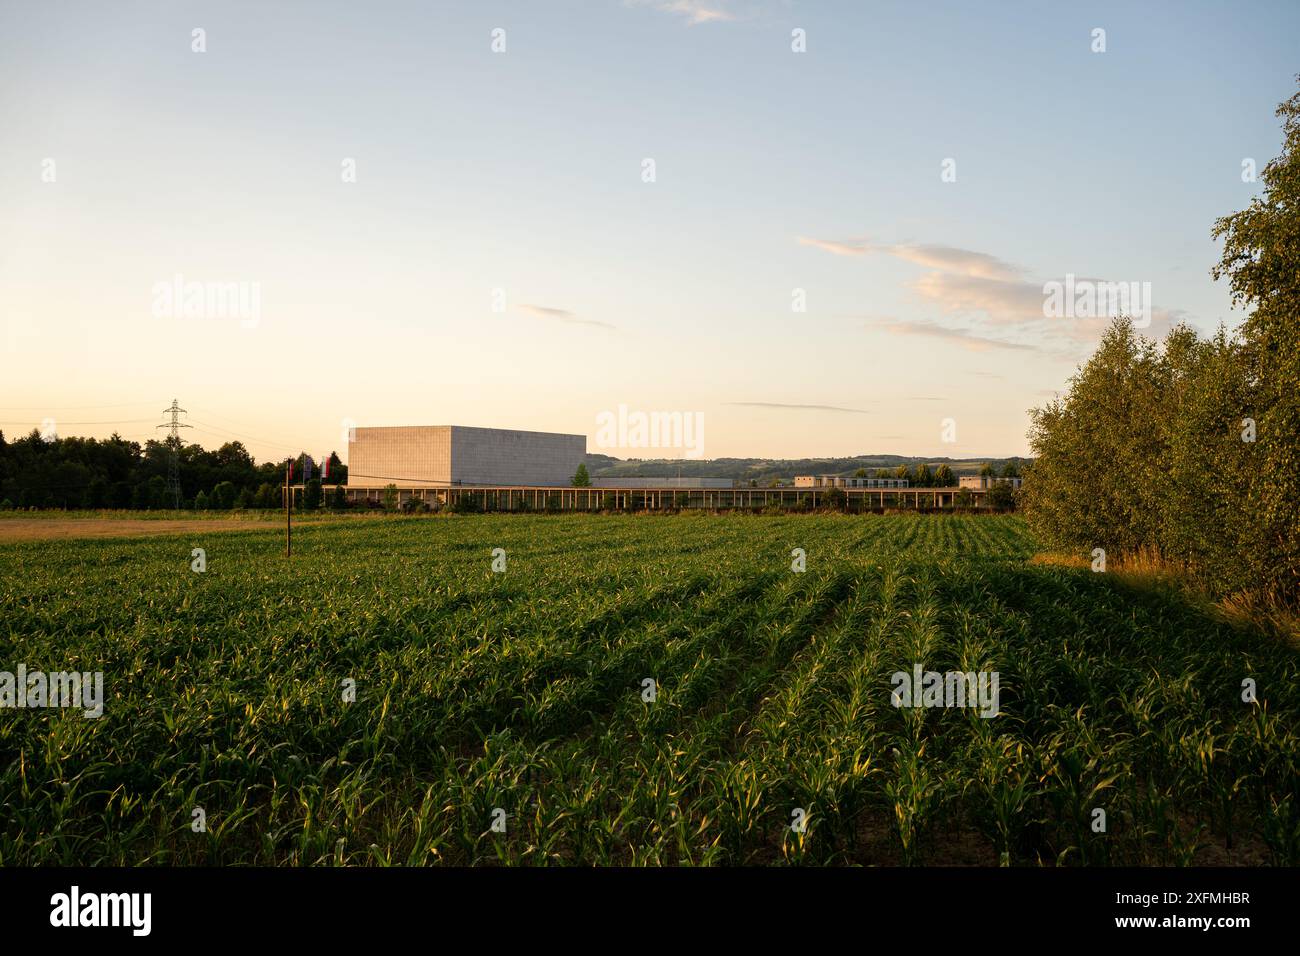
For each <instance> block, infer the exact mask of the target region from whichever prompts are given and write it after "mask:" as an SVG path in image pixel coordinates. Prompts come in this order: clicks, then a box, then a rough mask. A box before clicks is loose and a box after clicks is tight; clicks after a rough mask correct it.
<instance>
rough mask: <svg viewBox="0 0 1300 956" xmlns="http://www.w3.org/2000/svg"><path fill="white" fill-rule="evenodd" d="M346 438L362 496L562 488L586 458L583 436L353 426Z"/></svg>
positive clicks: (352, 479)
mask: <svg viewBox="0 0 1300 956" xmlns="http://www.w3.org/2000/svg"><path fill="white" fill-rule="evenodd" d="M348 437H349V440H348V483H347V487H348V488H349V489H350V490H351V489H355V490H357V491H365V490H367V489H378V488H385V487H387V486H388V485H398V486H399V487H401V488H404V489H410V488H454V487H465V486H471V487H472V486H481V487H493V488H499V487H506V486H511V485H515V486H526V487H534V488H535V487H544V486H555V487H564V486H567V485H570V484H571V483H572V481H573V476H574V473H575V472H577V470H578V466H579V465H581V464H582V462H583V459H584V458H585V457H586V454H587V438H586V436H585V435H565V434H561V433H557V432H528V431H515V430H513V429H506V428H471V427H467V426H464V425H401V426H395V427H370V428H354V429H352V431H351V432H350V433H349V436H348Z"/></svg>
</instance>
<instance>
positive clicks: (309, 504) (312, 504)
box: [302, 478, 322, 511]
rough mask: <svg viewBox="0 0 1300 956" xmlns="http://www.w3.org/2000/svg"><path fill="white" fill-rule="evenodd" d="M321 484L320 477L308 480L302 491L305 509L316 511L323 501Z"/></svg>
mask: <svg viewBox="0 0 1300 956" xmlns="http://www.w3.org/2000/svg"><path fill="white" fill-rule="evenodd" d="M321 497H322V495H321V484H320V479H319V478H313V479H312V480H311V481H309V482H307V484H306V486H304V488H303V492H302V509H303V511H315V510H316V509H317V508H319V507H320V503H321Z"/></svg>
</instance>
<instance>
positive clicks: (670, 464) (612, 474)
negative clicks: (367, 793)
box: [587, 453, 1027, 485]
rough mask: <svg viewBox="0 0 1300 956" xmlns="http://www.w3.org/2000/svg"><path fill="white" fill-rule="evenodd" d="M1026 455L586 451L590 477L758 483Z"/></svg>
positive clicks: (966, 470)
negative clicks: (620, 454)
mask: <svg viewBox="0 0 1300 956" xmlns="http://www.w3.org/2000/svg"><path fill="white" fill-rule="evenodd" d="M1026 460H1027V459H1024V458H1015V457H1012V458H916V457H909V456H907V455H855V456H853V457H851V458H713V459H709V460H703V459H701V460H698V461H692V460H689V459H678V458H627V459H623V458H611V457H610V456H609V455H598V454H591V453H588V454H587V471H588V472H590V473H591V475H592V477H593V478H597V477H598V478H676V477H677V476H679V475H680V476H681V477H683V478H735V479H738V480H740V481H744V482H749V481H757V482H758V483H759V484H760V485H762V484H765V483H766V482H769V481H771V480H772V479H773V478H780V479H784V480H789V479H791V478H793V477H795V476H796V475H843V476H846V477H847V476H850V475H852V474H853V473H854V472H855V471H857V470H858V469H859V468H865V469H866V470H867V473H868V477H873V478H874V477H875V474H876V469H877V468H887V469H889V470H891V471H892V470H893V469H895V468H897V467H898V466H899V465H907V466H908V468H914V467H915V466H916V465H917V464H918V463H921V462H924V463H926V464H928V465H929V466H930V470H931V471H933V470H934V469H935V468H937V467H938V466H939V465H947V466H948V467H949V468H951V469H952V471H953V474H956V475H975V474H979V471H980V469H981V468H983V467H984V466H985V465H986V464H991V465H993V467H994V468H996V469H997V470H998V471H1001V470H1002V467H1003V465H1005V464H1006V463H1007V462H1008V461H1014V462H1016V463H1017V464H1018V465H1019V464H1024V462H1025V461H1026Z"/></svg>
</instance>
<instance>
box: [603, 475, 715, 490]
mask: <svg viewBox="0 0 1300 956" xmlns="http://www.w3.org/2000/svg"><path fill="white" fill-rule="evenodd" d="M591 486H592V487H593V488H628V487H633V488H734V487H736V482H735V480H734V479H732V478H637V477H631V478H629V477H626V476H625V477H622V478H592V479H591Z"/></svg>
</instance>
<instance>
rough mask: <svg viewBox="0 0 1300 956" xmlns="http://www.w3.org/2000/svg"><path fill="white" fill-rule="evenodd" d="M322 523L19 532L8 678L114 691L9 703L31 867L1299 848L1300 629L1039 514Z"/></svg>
mask: <svg viewBox="0 0 1300 956" xmlns="http://www.w3.org/2000/svg"><path fill="white" fill-rule="evenodd" d="M294 544H295V554H294V557H293V558H292V560H291V561H286V559H285V557H284V555H283V541H282V539H281V538H280V537H279V535H278V534H277V533H276V531H275V530H274V529H270V528H257V529H253V530H249V531H236V532H224V533H222V532H208V533H204V532H201V533H199V534H197V535H195V534H189V535H185V536H163V537H154V538H136V539H103V540H94V541H78V540H71V541H60V542H54V543H51V542H44V543H35V542H21V543H14V544H8V545H4V546H0V592H2V594H0V596H2V598H3V604H2V606H3V608H4V624H3V627H2V628H0V669H3V670H7V671H10V672H12V671H15V669H16V668H17V666H18V665H19V664H23V665H25V667H26V669H27V670H28V671H33V670H37V669H40V670H44V671H49V672H55V671H72V670H76V671H83V672H92V671H102V672H103V675H104V689H105V699H104V713H103V715H102V716H101V717H99V718H97V719H90V718H87V717H85V716H83V715H82V713H81V711H80V710H78V709H44V710H36V709H24V710H17V709H4V710H0V864H4V865H32V864H61V865H76V866H80V865H139V864H144V865H160V864H182V865H183V864H214V865H229V864H257V865H294V866H300V865H426V864H453V865H469V864H475V865H498V864H506V865H521V864H522V865H557V864H561V865H562V864H580V865H606V864H613V865H690V864H700V865H709V864H732V865H735V864H822V865H827V864H829V865H836V864H867V865H877V864H879V865H927V864H962V863H968V864H983V865H999V864H1001V865H1117V864H1154V865H1161V864H1164V865H1168V864H1206V863H1211V864H1212V863H1232V864H1245V865H1252V864H1261V863H1272V864H1282V865H1295V864H1297V863H1300V737H1298V736H1297V727H1298V726H1300V721H1298V719H1297V718H1298V717H1300V664H1298V659H1297V654H1296V652H1295V650H1294V649H1293V648H1290V647H1287V646H1285V645H1283V644H1280V643H1279V642H1278V641H1277V640H1276V639H1273V638H1269V637H1267V636H1265V635H1264V634H1263V633H1256V632H1254V631H1252V630H1249V629H1243V628H1241V627H1237V626H1231V625H1229V624H1228V623H1225V622H1223V621H1222V620H1220V619H1218V618H1216V617H1214V616H1211V615H1210V614H1209V613H1207V611H1206V610H1205V609H1204V607H1202V606H1201V605H1198V604H1197V603H1196V602H1194V601H1192V600H1191V599H1189V598H1187V597H1185V596H1183V595H1181V594H1180V593H1179V592H1178V591H1176V590H1174V589H1172V588H1138V587H1134V586H1132V585H1130V584H1126V583H1125V582H1124V581H1123V580H1122V579H1119V578H1117V577H1115V576H1113V575H1107V574H1095V573H1092V572H1091V571H1089V570H1088V569H1087V568H1086V567H1084V568H1076V567H1068V566H1063V565H1059V564H1045V563H1030V561H1029V558H1030V557H1031V556H1032V555H1033V554H1034V552H1035V551H1036V550H1037V546H1036V544H1035V542H1034V541H1033V539H1032V537H1031V536H1030V534H1029V532H1028V531H1027V530H1026V528H1025V526H1024V525H1023V523H1022V522H1021V521H1020V520H1019V519H1017V518H1014V517H962V516H908V515H897V516H894V515H891V516H876V517H866V518H863V517H843V516H833V515H818V516H790V517H771V518H756V517H744V516H556V517H546V516H526V517H512V516H499V515H497V516H494V515H485V516H458V517H450V518H449V517H436V518H376V519H362V520H353V521H344V522H340V523H337V524H322V525H312V526H304V527H303V528H301V529H300V530H296V532H295V540H294ZM195 548H202V549H204V551H205V552H206V568H205V570H202V571H195V570H193V569H192V554H193V549H195ZM498 549H499V550H498ZM800 554H802V556H803V557H802V558H800V557H799V555H800ZM800 563H802V564H803V566H804V568H805V570H802V571H799V570H795V568H796V566H797V565H799V564H800ZM916 665H920V666H922V667H924V668H925V670H927V671H939V672H948V671H960V672H981V673H987V672H997V674H998V676H999V687H1000V704H999V710H998V713H997V716H995V717H991V718H990V717H986V716H981V714H980V712H979V711H978V710H976V709H973V708H970V707H900V706H895V704H896V702H897V698H895V697H894V696H893V694H894V687H893V685H892V684H891V675H894V674H896V673H898V672H904V673H911V672H912V671H913V669H914V667H915V666H916ZM1244 681H1249V682H1253V684H1252V686H1253V687H1254V688H1255V694H1254V699H1253V700H1247V699H1243V697H1245V696H1249V695H1246V694H1244V692H1243V686H1244V685H1243V682H1244ZM1097 811H1101V814H1100V815H1099V814H1098V812H1097Z"/></svg>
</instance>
